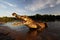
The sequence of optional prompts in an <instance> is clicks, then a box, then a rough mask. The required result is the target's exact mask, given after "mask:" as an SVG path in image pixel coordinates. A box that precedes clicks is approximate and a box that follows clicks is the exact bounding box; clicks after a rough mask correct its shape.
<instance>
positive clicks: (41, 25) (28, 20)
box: [12, 13, 47, 30]
mask: <svg viewBox="0 0 60 40" xmlns="http://www.w3.org/2000/svg"><path fill="white" fill-rule="evenodd" d="M12 15H13V16H15V17H16V18H17V19H19V20H21V19H22V20H23V21H24V22H22V23H23V24H24V25H26V26H27V27H28V28H29V29H38V30H44V29H45V28H46V27H47V23H44V22H36V21H34V20H32V18H30V17H28V16H26V15H23V16H21V15H18V14H16V13H13V14H12Z"/></svg>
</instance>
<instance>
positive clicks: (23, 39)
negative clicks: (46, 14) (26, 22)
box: [0, 22, 60, 40]
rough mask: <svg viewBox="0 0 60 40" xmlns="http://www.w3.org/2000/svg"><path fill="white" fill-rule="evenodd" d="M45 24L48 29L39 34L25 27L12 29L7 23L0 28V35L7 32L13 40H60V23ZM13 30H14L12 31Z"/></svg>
mask: <svg viewBox="0 0 60 40" xmlns="http://www.w3.org/2000/svg"><path fill="white" fill-rule="evenodd" d="M47 24H48V27H47V28H46V29H45V30H44V31H42V32H41V31H38V30H28V29H27V28H26V27H25V26H19V27H12V26H11V23H10V24H9V23H7V24H4V27H3V26H2V27H0V33H8V32H9V34H8V35H9V36H11V37H12V38H13V39H14V40H60V22H47ZM7 25H8V27H7ZM11 28H12V29H11ZM13 29H15V30H14V31H13ZM22 29H24V30H22ZM16 30H18V31H16ZM0 37H1V36H0Z"/></svg>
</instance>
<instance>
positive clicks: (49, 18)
mask: <svg viewBox="0 0 60 40" xmlns="http://www.w3.org/2000/svg"><path fill="white" fill-rule="evenodd" d="M29 17H30V18H32V19H33V20H36V21H37V20H38V21H55V20H57V21H60V15H56V16H55V15H47V14H46V15H39V14H36V15H33V16H29ZM16 20H18V19H16V18H15V17H6V16H5V17H0V22H12V21H16Z"/></svg>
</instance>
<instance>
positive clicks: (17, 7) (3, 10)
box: [0, 0, 60, 17]
mask: <svg viewBox="0 0 60 40" xmlns="http://www.w3.org/2000/svg"><path fill="white" fill-rule="evenodd" d="M14 12H15V13H17V14H19V15H35V14H41V15H44V14H52V15H60V0H0V16H8V17H10V16H12V13H14Z"/></svg>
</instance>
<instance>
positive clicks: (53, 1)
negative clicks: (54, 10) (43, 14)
mask: <svg viewBox="0 0 60 40" xmlns="http://www.w3.org/2000/svg"><path fill="white" fill-rule="evenodd" d="M59 3H60V0H33V2H32V4H30V5H27V6H26V7H25V9H27V10H30V11H36V10H40V9H44V8H47V7H54V6H56V5H58V4H59Z"/></svg>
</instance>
